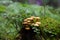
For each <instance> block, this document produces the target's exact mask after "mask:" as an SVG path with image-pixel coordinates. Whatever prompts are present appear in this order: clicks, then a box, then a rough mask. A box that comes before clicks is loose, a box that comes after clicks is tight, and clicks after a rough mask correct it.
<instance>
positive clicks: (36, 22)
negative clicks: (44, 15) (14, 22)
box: [23, 16, 41, 26]
mask: <svg viewBox="0 0 60 40" xmlns="http://www.w3.org/2000/svg"><path fill="white" fill-rule="evenodd" d="M40 24H41V22H40V17H35V16H31V17H29V18H26V19H24V21H23V25H25V26H29V25H30V26H40Z"/></svg>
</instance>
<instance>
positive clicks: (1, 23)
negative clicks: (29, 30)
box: [0, 3, 60, 40]
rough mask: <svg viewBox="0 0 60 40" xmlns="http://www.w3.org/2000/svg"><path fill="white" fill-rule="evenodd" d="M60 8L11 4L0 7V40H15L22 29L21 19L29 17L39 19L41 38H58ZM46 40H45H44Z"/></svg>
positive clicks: (59, 31)
mask: <svg viewBox="0 0 60 40" xmlns="http://www.w3.org/2000/svg"><path fill="white" fill-rule="evenodd" d="M59 15H60V8H58V9H54V8H53V7H49V6H45V7H44V6H37V5H27V4H21V3H13V4H10V5H8V7H7V6H3V5H0V40H15V38H16V36H17V35H18V32H19V31H20V29H21V28H22V27H23V25H22V22H23V19H25V18H27V17H30V16H39V17H41V20H40V21H41V25H40V27H39V29H40V30H42V33H43V37H44V36H46V38H50V37H55V36H57V37H60V36H59V35H60V18H59V17H60V16H59ZM46 40H47V39H46Z"/></svg>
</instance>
